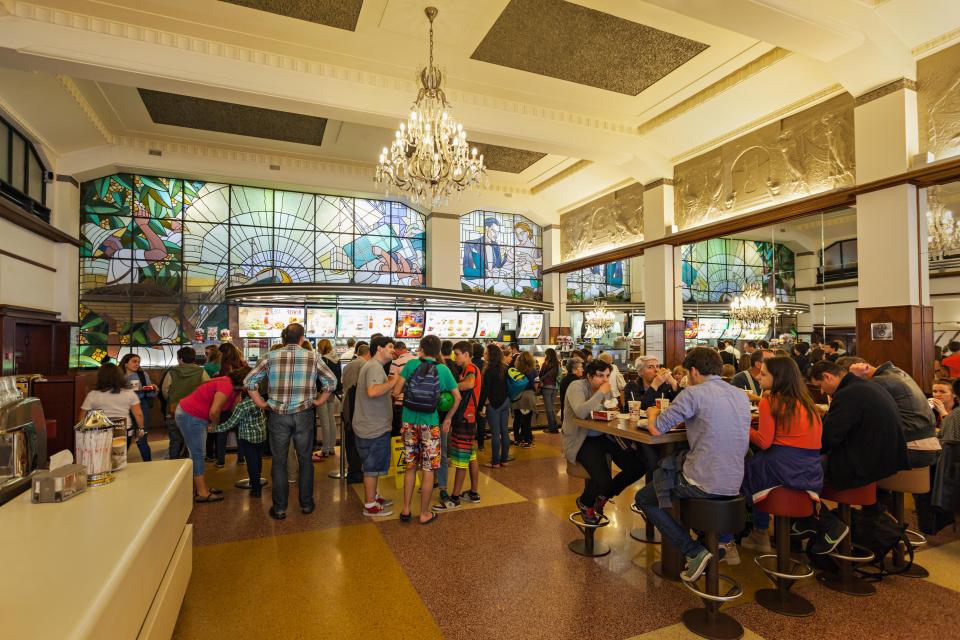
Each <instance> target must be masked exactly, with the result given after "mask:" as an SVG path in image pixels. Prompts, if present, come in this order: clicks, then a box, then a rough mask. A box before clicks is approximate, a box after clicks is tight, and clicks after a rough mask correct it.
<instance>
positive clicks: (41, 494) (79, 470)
mask: <svg viewBox="0 0 960 640" xmlns="http://www.w3.org/2000/svg"><path fill="white" fill-rule="evenodd" d="M86 488H87V468H86V467H85V466H83V465H82V464H67V465H64V466H62V467H57V468H56V469H54V470H53V471H38V472H37V473H35V474H34V476H33V492H32V493H31V496H30V500H31V502H33V503H34V504H37V503H41V502H63V501H64V500H69V499H70V498H72V497H73V496H75V495H77V494H78V493H81V492H83V490H84V489H86Z"/></svg>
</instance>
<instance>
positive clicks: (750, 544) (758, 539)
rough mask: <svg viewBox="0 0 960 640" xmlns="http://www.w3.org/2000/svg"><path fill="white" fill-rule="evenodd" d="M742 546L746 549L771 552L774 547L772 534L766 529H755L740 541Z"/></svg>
mask: <svg viewBox="0 0 960 640" xmlns="http://www.w3.org/2000/svg"><path fill="white" fill-rule="evenodd" d="M740 546H741V547H743V548H744V549H753V550H754V551H758V552H760V553H771V552H772V551H773V547H771V546H770V536H769V535H767V532H766V531H760V530H759V529H754V530H753V531H751V532H750V535H748V536H747V537H746V538H744V539H743V540H741V541H740Z"/></svg>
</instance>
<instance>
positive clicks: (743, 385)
mask: <svg viewBox="0 0 960 640" xmlns="http://www.w3.org/2000/svg"><path fill="white" fill-rule="evenodd" d="M772 357H773V352H772V351H766V350H758V351H754V352H753V353H751V354H750V368H749V369H747V370H745V371H741V372H740V373H738V374H737V375H735V376H733V378H732V379H731V380H730V384H732V385H733V386H735V387H737V388H738V389H743V390H744V391H746V392H747V397H748V398H749V399H750V402H760V393H761V391H762V390H761V388H760V369H761V368H762V367H763V361H764V360H766V359H767V358H772Z"/></svg>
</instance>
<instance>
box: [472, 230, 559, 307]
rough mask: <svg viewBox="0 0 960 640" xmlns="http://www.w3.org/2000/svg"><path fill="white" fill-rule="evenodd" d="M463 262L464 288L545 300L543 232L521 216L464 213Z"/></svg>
mask: <svg viewBox="0 0 960 640" xmlns="http://www.w3.org/2000/svg"><path fill="white" fill-rule="evenodd" d="M460 265H461V270H460V283H461V287H462V288H463V290H464V291H475V292H478V293H487V294H492V295H498V296H508V297H511V298H525V299H529V300H541V299H543V235H542V232H541V230H540V226H539V225H538V224H536V223H534V222H531V221H530V220H528V219H527V218H526V217H524V216H522V215H519V214H512V213H497V212H494V211H473V212H471V213H468V214H466V215H464V216H461V217H460Z"/></svg>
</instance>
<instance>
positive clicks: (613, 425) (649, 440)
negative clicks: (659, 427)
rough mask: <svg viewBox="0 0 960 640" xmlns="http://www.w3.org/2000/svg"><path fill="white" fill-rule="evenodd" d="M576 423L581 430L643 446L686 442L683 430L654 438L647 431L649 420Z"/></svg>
mask: <svg viewBox="0 0 960 640" xmlns="http://www.w3.org/2000/svg"><path fill="white" fill-rule="evenodd" d="M575 423H576V425H577V426H578V427H580V428H581V429H593V430H594V431H600V432H602V433H607V434H610V435H612V436H617V437H619V438H626V439H627V440H634V441H636V442H642V443H643V444H654V445H656V444H670V443H676V442H686V441H687V432H686V431H685V430H683V429H674V430H673V431H669V432H667V433H665V434H663V435H659V436H653V435H650V432H649V431H647V420H646V418H641V420H640V421H639V422H633V421H631V420H628V419H626V418H617V419H616V420H610V421H607V420H580V419H577V420H575Z"/></svg>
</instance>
